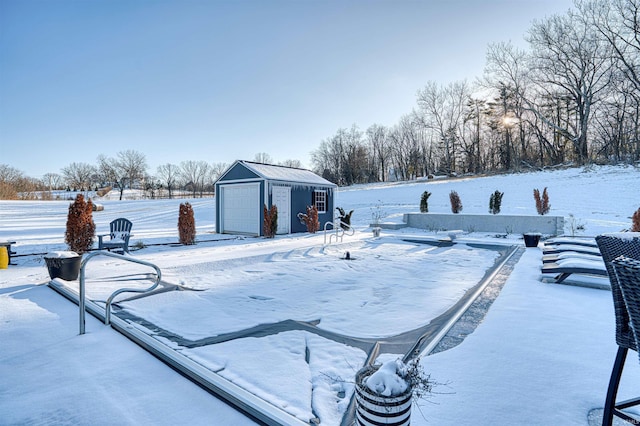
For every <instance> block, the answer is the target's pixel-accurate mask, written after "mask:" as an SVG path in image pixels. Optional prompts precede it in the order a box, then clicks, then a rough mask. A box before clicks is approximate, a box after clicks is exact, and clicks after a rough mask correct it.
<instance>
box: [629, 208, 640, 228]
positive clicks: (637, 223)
mask: <svg viewBox="0 0 640 426" xmlns="http://www.w3.org/2000/svg"><path fill="white" fill-rule="evenodd" d="M631 220H632V222H633V225H632V226H631V232H640V209H638V210H636V211H635V213H633V217H632V218H631Z"/></svg>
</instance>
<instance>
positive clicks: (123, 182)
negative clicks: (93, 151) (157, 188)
mask: <svg viewBox="0 0 640 426" xmlns="http://www.w3.org/2000/svg"><path fill="white" fill-rule="evenodd" d="M146 173H147V161H146V158H145V156H144V154H142V153H139V152H137V151H133V150H127V151H120V152H118V153H117V154H116V158H110V157H106V156H105V155H99V156H98V174H99V176H100V178H101V179H102V180H103V181H104V182H105V183H109V184H111V185H112V186H115V187H116V188H118V190H119V191H120V200H122V197H123V195H124V190H125V189H126V188H127V187H129V188H130V189H132V188H133V187H134V186H135V185H136V184H140V183H141V182H142V180H143V179H144V177H145V176H146ZM142 189H144V188H142Z"/></svg>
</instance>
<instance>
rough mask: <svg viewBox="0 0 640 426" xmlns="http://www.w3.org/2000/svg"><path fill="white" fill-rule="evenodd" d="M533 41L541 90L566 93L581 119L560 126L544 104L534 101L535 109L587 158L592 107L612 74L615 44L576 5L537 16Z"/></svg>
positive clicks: (582, 159) (533, 65) (535, 75)
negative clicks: (544, 109)
mask: <svg viewBox="0 0 640 426" xmlns="http://www.w3.org/2000/svg"><path fill="white" fill-rule="evenodd" d="M528 42H529V44H530V45H531V48H532V53H531V55H532V56H531V57H532V60H531V62H530V64H531V68H532V71H533V76H532V78H533V81H534V82H535V83H536V85H537V88H538V90H539V93H540V94H541V95H552V96H553V97H557V95H560V96H563V97H565V98H566V99H567V100H568V101H569V102H570V104H571V105H570V108H571V110H572V111H573V112H574V113H575V120H568V121H567V122H566V126H560V125H559V124H558V123H554V121H553V120H552V119H550V117H548V116H544V115H543V114H542V111H541V108H539V107H537V106H534V107H533V110H534V111H535V112H536V114H538V115H539V116H540V117H541V118H542V119H543V120H544V121H545V122H546V123H548V124H551V125H553V126H556V128H557V130H558V131H560V132H562V133H563V134H565V135H566V136H567V137H568V138H569V139H570V140H571V141H572V143H573V153H574V155H575V158H576V160H577V161H578V162H580V163H584V162H586V161H588V159H589V151H588V145H587V137H588V131H589V123H590V118H591V114H592V110H593V107H594V105H595V104H596V103H597V102H598V101H599V100H601V96H602V94H603V92H604V91H605V89H606V88H607V86H608V84H609V83H610V81H611V77H612V72H611V70H612V66H613V61H612V60H611V58H612V52H611V50H612V49H611V46H610V44H608V43H607V42H606V41H605V40H603V38H602V37H601V36H600V34H598V33H597V31H596V30H594V28H593V27H592V26H591V25H589V23H588V21H587V20H586V19H585V18H584V16H579V15H577V14H575V13H573V12H571V11H569V12H568V13H567V14H566V15H555V16H552V17H550V18H546V19H544V20H542V21H535V22H534V24H533V26H532V28H531V29H530V30H529V35H528Z"/></svg>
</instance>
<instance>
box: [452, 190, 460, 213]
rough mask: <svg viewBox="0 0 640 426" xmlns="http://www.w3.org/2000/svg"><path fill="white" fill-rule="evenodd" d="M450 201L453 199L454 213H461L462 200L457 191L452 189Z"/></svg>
mask: <svg viewBox="0 0 640 426" xmlns="http://www.w3.org/2000/svg"><path fill="white" fill-rule="evenodd" d="M449 201H451V211H452V212H453V213H460V212H461V211H462V201H461V200H460V196H459V195H458V193H457V192H456V191H451V193H450V194H449Z"/></svg>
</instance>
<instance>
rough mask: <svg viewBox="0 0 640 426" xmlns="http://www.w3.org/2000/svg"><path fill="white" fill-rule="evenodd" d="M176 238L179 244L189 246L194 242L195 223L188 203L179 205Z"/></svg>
mask: <svg viewBox="0 0 640 426" xmlns="http://www.w3.org/2000/svg"><path fill="white" fill-rule="evenodd" d="M178 238H179V239H180V244H185V245H190V244H195V242H196V221H195V219H194V217H193V207H191V204H189V203H180V213H179V216H178Z"/></svg>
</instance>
